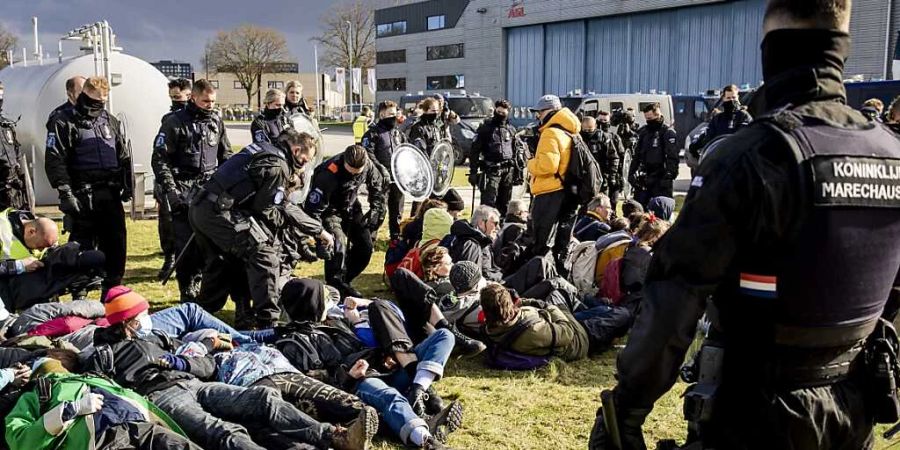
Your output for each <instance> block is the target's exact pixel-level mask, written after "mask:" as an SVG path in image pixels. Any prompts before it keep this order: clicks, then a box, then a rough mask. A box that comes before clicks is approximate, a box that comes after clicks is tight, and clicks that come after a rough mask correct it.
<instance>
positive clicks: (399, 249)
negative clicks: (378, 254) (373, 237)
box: [384, 239, 409, 284]
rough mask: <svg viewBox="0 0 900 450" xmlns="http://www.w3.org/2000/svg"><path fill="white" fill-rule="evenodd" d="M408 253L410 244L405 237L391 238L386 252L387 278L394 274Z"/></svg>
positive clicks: (385, 272)
mask: <svg viewBox="0 0 900 450" xmlns="http://www.w3.org/2000/svg"><path fill="white" fill-rule="evenodd" d="M407 253H409V245H408V244H407V243H406V241H404V240H403V239H391V242H390V243H389V244H388V248H387V250H386V251H385V252H384V275H385V278H386V279H388V280H389V279H390V278H391V277H392V276H393V275H394V272H396V271H397V267H398V266H399V265H400V263H401V262H402V261H403V258H405V257H406V254H407ZM387 284H390V283H387Z"/></svg>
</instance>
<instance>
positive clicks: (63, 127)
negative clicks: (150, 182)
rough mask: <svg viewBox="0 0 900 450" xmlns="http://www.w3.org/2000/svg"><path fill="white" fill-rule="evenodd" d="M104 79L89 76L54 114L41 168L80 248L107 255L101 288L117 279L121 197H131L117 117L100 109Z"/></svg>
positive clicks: (121, 266) (121, 267)
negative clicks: (67, 106)
mask: <svg viewBox="0 0 900 450" xmlns="http://www.w3.org/2000/svg"><path fill="white" fill-rule="evenodd" d="M107 98H109V82H108V81H107V80H106V78H103V77H90V78H88V79H87V80H85V82H84V90H83V91H82V92H81V94H79V96H78V100H77V101H76V102H75V107H74V108H72V109H68V110H61V111H59V112H58V113H57V114H56V115H54V116H53V118H52V120H51V123H50V131H49V132H48V133H47V152H46V155H45V160H44V163H45V164H44V168H45V170H46V171H47V178H48V179H49V181H50V185H51V186H53V187H54V188H55V189H57V190H58V191H59V210H60V211H62V212H63V213H64V214H65V215H66V218H65V221H64V224H65V226H66V228H67V229H68V230H69V231H70V232H71V233H72V236H71V237H70V238H69V240H70V241H74V242H78V243H79V244H80V245H81V248H82V250H88V249H91V250H100V251H102V252H103V253H104V255H106V263H105V266H104V268H105V272H106V274H105V278H104V280H103V288H104V290H108V289H109V288H110V287H112V286H116V285H119V284H122V276H123V275H124V274H125V258H126V232H125V210H124V208H123V207H122V202H123V201H128V200H130V199H131V198H132V194H133V188H134V187H133V185H132V179H133V178H132V170H133V168H132V165H131V154H130V153H129V151H128V148H127V147H126V145H125V141H124V138H123V136H122V134H121V129H120V127H119V121H118V120H116V118H114V117H113V116H111V115H110V114H109V113H108V112H107V111H106V109H105V107H106V100H107Z"/></svg>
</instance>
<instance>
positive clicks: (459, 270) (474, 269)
mask: <svg viewBox="0 0 900 450" xmlns="http://www.w3.org/2000/svg"><path fill="white" fill-rule="evenodd" d="M479 281H481V268H480V267H478V264H475V263H474V262H472V261H460V262H458V263H456V264H454V265H453V268H452V269H450V284H451V285H453V290H454V291H456V293H457V294H464V293H466V292H469V291H471V290H473V289H475V287H476V286H478V282H479Z"/></svg>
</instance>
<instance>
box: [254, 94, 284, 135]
mask: <svg viewBox="0 0 900 450" xmlns="http://www.w3.org/2000/svg"><path fill="white" fill-rule="evenodd" d="M290 127H291V122H290V120H288V116H287V111H285V109H284V92H282V91H281V89H269V90H268V91H267V92H266V102H265V108H264V109H263V110H262V111H260V112H259V115H257V116H256V118H255V119H253V122H252V123H251V124H250V135H251V136H253V142H257V143H259V142H274V141H275V139H276V138H277V137H278V136H279V135H281V132H282V131H284V129H285V128H290Z"/></svg>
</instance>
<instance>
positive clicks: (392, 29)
mask: <svg viewBox="0 0 900 450" xmlns="http://www.w3.org/2000/svg"><path fill="white" fill-rule="evenodd" d="M404 33H406V21H405V20H399V21H397V22H391V23H380V24H378V26H377V27H375V36H377V37H385V36H396V35H398V34H404Z"/></svg>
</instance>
